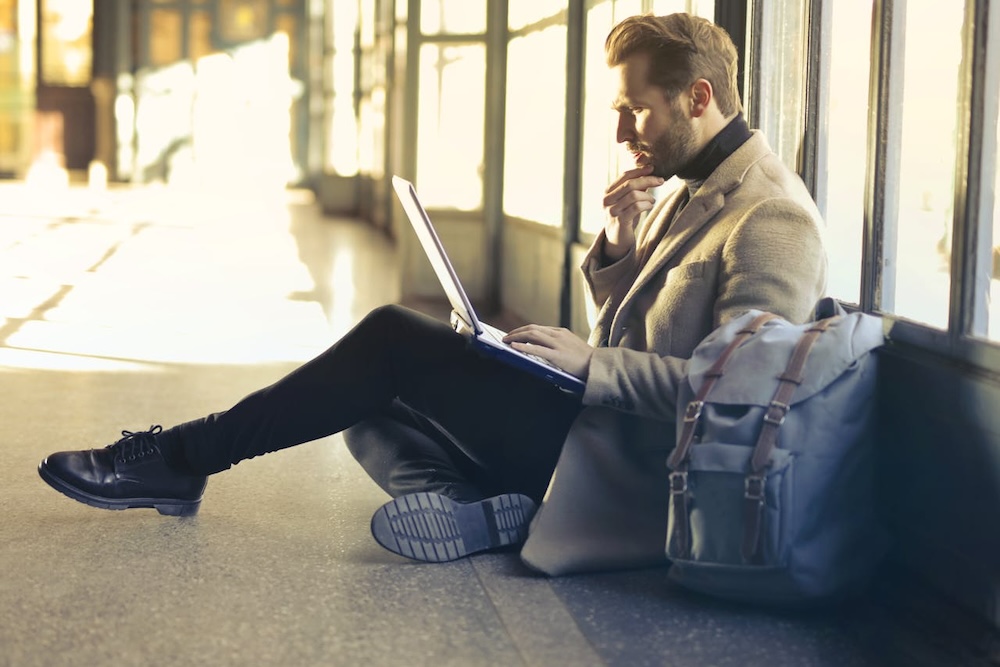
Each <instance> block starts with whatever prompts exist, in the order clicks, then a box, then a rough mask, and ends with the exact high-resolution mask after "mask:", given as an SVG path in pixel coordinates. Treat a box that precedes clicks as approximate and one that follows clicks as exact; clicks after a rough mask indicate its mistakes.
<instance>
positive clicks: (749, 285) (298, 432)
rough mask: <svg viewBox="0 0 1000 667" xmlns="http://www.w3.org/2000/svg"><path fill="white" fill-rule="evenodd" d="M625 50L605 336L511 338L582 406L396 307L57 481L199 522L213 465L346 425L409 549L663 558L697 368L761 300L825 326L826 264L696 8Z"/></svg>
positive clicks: (48, 474) (54, 474) (599, 270)
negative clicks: (819, 310)
mask: <svg viewBox="0 0 1000 667" xmlns="http://www.w3.org/2000/svg"><path fill="white" fill-rule="evenodd" d="M606 51H607V55H608V63H609V65H610V66H611V67H612V68H613V70H614V71H615V73H616V74H617V82H618V89H617V90H616V91H615V99H614V105H615V108H616V109H617V111H618V141H619V142H622V143H626V144H627V145H628V147H629V149H630V150H631V151H632V152H633V154H634V155H635V157H636V163H637V167H636V168H635V169H632V170H629V171H627V172H626V173H625V174H623V175H622V176H621V178H619V179H618V180H617V181H616V182H615V183H613V184H612V185H611V187H610V188H609V189H608V191H607V193H606V196H605V199H604V204H605V207H606V209H607V213H608V220H607V224H606V226H605V228H604V230H603V232H602V233H601V234H599V235H598V238H597V239H596V240H595V242H594V244H593V247H592V248H591V249H590V252H589V254H588V255H587V258H586V261H585V262H584V266H583V271H584V275H585V279H586V281H587V285H588V288H589V290H590V295H591V297H592V298H593V299H594V301H595V303H596V304H597V305H598V307H599V308H600V312H599V314H598V317H597V322H596V325H595V327H594V330H593V332H592V335H591V338H590V342H589V343H587V342H584V341H583V340H581V339H580V338H578V337H576V336H575V335H573V334H572V333H571V332H569V331H567V330H565V329H560V328H554V327H544V326H537V325H530V326H526V327H522V328H519V329H515V330H514V331H512V332H510V334H509V335H508V336H507V341H508V342H509V343H510V344H511V345H512V346H514V347H515V348H518V349H522V350H530V351H531V352H532V353H534V354H537V355H538V356H541V357H544V358H546V359H548V360H550V361H552V362H553V363H555V364H557V365H558V366H560V367H562V368H563V369H565V370H567V371H569V372H571V373H573V374H575V375H577V376H579V377H581V378H583V379H584V380H585V381H586V390H585V392H584V394H583V396H582V398H581V397H576V396H572V395H569V394H567V393H564V392H562V391H560V390H559V389H557V388H555V387H553V386H551V385H548V384H546V383H545V382H544V381H541V380H538V379H536V378H535V377H534V376H531V375H528V374H526V373H523V372H521V371H518V370H516V369H513V368H509V367H507V366H504V365H501V364H498V363H497V362H495V361H493V360H490V359H486V358H482V357H480V356H478V355H477V354H476V353H475V352H473V351H471V350H470V349H469V348H468V346H467V345H466V342H465V339H464V338H463V337H462V336H460V335H458V334H456V333H455V332H453V331H452V330H451V329H449V328H448V327H447V326H445V325H444V324H442V323H440V322H437V321H436V320H431V319H429V318H426V317H423V316H421V315H419V314H417V313H414V312H412V311H409V310H406V309H403V308H400V307H397V306H388V307H383V308H379V309H376V310H375V311H373V312H372V313H371V314H369V315H368V316H367V317H366V318H365V319H364V320H362V321H361V322H360V323H359V324H358V325H357V326H356V327H355V328H354V329H353V330H352V331H351V332H349V333H348V334H347V335H345V336H344V337H343V338H342V339H341V340H340V341H338V342H337V343H335V344H334V345H333V346H332V347H331V348H330V349H329V350H327V351H326V352H324V353H323V354H321V355H320V356H319V357H317V358H316V359H313V360H312V361H310V362H308V363H307V364H305V365H303V366H302V367H300V368H299V369H297V370H295V371H293V372H292V373H290V374H289V375H288V376H286V377H285V378H283V379H281V380H279V381H278V382H276V383H275V384H274V385H271V386H270V387H267V388H265V389H262V390H260V391H258V392H255V393H253V394H251V395H249V396H247V397H246V398H244V399H243V400H242V401H240V402H239V403H238V404H236V405H235V406H233V407H232V408H231V409H229V410H227V411H225V412H221V413H216V414H213V415H209V416H208V417H205V418H203V419H198V420H195V421H192V422H188V423H186V424H181V425H178V426H175V427H173V428H171V429H168V430H161V429H160V428H159V427H153V428H151V429H150V430H149V431H146V432H141V433H130V432H127V431H126V432H123V436H124V437H123V438H122V439H121V440H119V441H118V442H117V443H115V444H114V445H110V446H108V447H106V448H104V449H96V450H88V451H82V452H61V453H57V454H53V455H51V456H49V457H48V458H46V459H45V460H44V461H43V462H42V463H41V465H40V466H39V473H40V474H41V476H42V478H43V479H44V480H45V481H46V482H48V483H49V484H50V485H52V486H53V487H54V488H56V489H57V490H59V491H61V492H63V493H65V494H66V495H69V496H70V497H72V498H74V499H76V500H79V501H81V502H85V503H87V504H90V505H93V506H97V507H105V508H111V509H125V508H130V507H155V508H156V509H158V510H159V511H160V512H161V513H165V514H179V515H185V514H193V513H194V512H196V511H197V509H198V507H199V504H200V502H201V497H202V493H203V490H204V488H205V485H206V479H207V475H210V474H213V473H216V472H220V471H222V470H225V469H227V468H228V467H229V466H230V465H232V464H235V463H237V462H239V461H241V460H243V459H247V458H251V457H253V456H257V455H260V454H264V453H266V452H271V451H275V450H277V449H281V448H284V447H288V446H291V445H295V444H298V443H302V442H306V441H310V440H314V439H317V438H320V437H324V436H326V435H329V434H331V433H336V432H338V431H345V440H346V441H347V444H348V446H349V447H350V449H351V452H352V453H353V454H354V456H355V457H356V458H357V459H358V460H359V461H360V463H361V464H362V466H363V467H364V468H365V469H366V470H367V471H368V473H369V474H370V475H371V476H372V478H373V479H375V481H376V482H378V483H379V484H380V485H381V486H382V488H383V489H385V490H386V491H387V492H388V493H389V494H390V495H391V496H393V498H394V499H393V500H391V501H390V502H388V503H386V504H385V505H384V506H383V507H382V508H380V509H379V510H378V511H377V512H376V513H375V516H374V517H373V519H372V531H373V534H374V536H375V538H376V540H377V541H378V542H379V543H380V544H382V545H383V546H385V547H386V548H388V549H390V550H392V551H394V552H396V553H400V554H402V555H405V556H408V557H411V558H416V559H419V560H426V561H442V560H451V559H454V558H458V557H461V556H464V555H467V554H470V553H474V552H476V551H480V550H483V549H491V548H496V547H501V546H506V545H512V544H519V543H521V542H522V541H524V540H525V538H526V537H528V539H527V543H526V544H525V545H524V548H523V550H522V557H523V558H524V559H525V561H526V562H527V563H528V564H529V565H531V566H533V567H536V568H538V569H540V570H543V571H546V572H550V573H559V572H565V571H571V570H579V569H587V568H593V567H610V566H628V565H638V564H645V563H647V562H655V561H657V560H662V559H663V541H664V535H665V532H666V508H667V503H666V496H665V489H666V484H665V481H664V479H665V466H664V463H663V461H664V458H665V453H664V452H665V451H666V450H667V449H669V447H670V446H671V445H672V442H673V430H674V427H673V424H674V411H675V408H676V405H675V402H676V390H677V386H678V384H679V382H680V381H681V379H682V378H683V375H684V369H685V363H686V362H685V361H684V360H685V359H686V358H688V357H689V356H690V354H691V352H692V350H693V349H694V347H695V345H697V343H698V342H699V341H700V340H701V339H702V338H704V337H705V336H706V335H707V334H708V333H709V332H710V331H711V330H712V329H713V328H715V327H716V326H718V325H719V324H720V323H722V322H724V321H726V320H728V319H731V318H732V317H735V316H737V315H739V314H741V313H742V312H744V311H746V310H747V309H750V308H759V309H762V310H769V311H772V312H775V313H777V314H779V315H781V316H783V317H786V318H787V319H790V320H793V321H802V320H804V319H806V318H807V317H808V314H809V312H810V309H811V307H812V305H813V303H814V302H815V301H816V299H817V298H818V297H819V296H821V294H822V290H823V285H824V280H825V259H824V256H823V251H822V246H821V242H820V233H819V225H820V220H819V215H818V213H817V211H816V209H815V206H814V205H813V204H812V202H811V200H810V199H809V195H808V193H807V192H806V190H805V188H804V187H803V185H802V183H801V181H799V180H798V179H797V178H796V177H795V176H794V174H792V173H791V172H789V170H788V169H786V168H785V167H784V166H782V164H781V163H780V161H779V160H778V158H777V157H776V156H775V155H774V154H773V153H772V152H771V151H770V149H769V148H768V147H767V143H766V141H765V139H764V138H763V136H761V135H760V134H759V133H751V132H750V130H749V129H747V127H746V124H745V122H744V121H743V119H742V117H741V116H740V114H739V110H740V102H739V95H738V92H737V88H736V51H735V48H734V47H733V45H732V42H731V41H730V40H729V38H728V36H727V35H726V34H725V33H724V32H723V31H722V30H720V29H719V28H717V27H715V26H713V25H712V24H710V23H708V22H707V21H704V20H702V19H698V18H694V17H691V16H688V15H686V14H674V15H671V16H667V17H661V18H653V17H633V18H631V19H627V20H625V21H623V22H622V23H621V24H619V25H618V26H616V27H615V28H614V30H612V32H611V34H610V35H609V37H608V40H607V44H606ZM675 174H676V175H679V176H680V177H682V178H683V179H684V180H685V181H686V187H684V188H682V189H681V192H679V193H677V194H675V195H674V196H672V197H670V198H669V199H667V200H666V201H664V202H662V203H660V204H659V205H655V202H654V199H653V196H652V195H651V194H650V193H649V190H650V189H652V188H654V187H655V186H657V185H660V184H661V183H663V182H664V180H665V179H668V178H670V177H671V176H673V175H675ZM646 212H648V217H647V218H646V219H645V221H643V222H641V223H640V219H641V217H642V214H643V213H646ZM557 462H558V468H557ZM554 470H556V472H557V474H556V475H555V477H553V471H554ZM550 481H551V486H550ZM547 489H548V494H547V496H546V490H547ZM543 496H546V499H545V502H544V504H543V507H542V511H541V512H539V513H538V516H537V518H536V519H535V521H534V522H533V523H532V527H531V534H530V536H528V532H529V530H528V529H529V521H530V520H531V518H532V516H533V515H534V514H535V507H536V505H537V503H539V502H540V501H541V500H542V498H543Z"/></svg>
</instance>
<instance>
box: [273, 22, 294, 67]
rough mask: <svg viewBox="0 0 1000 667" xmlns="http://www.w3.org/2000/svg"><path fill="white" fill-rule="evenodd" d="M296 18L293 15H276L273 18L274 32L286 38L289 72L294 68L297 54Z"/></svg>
mask: <svg viewBox="0 0 1000 667" xmlns="http://www.w3.org/2000/svg"><path fill="white" fill-rule="evenodd" d="M298 23H299V21H298V17H297V16H295V15H294V14H278V15H277V16H275V17H274V30H275V32H283V33H285V35H286V36H287V37H288V67H289V69H291V70H294V69H295V66H296V62H295V61H296V55H297V54H298V52H299V26H298Z"/></svg>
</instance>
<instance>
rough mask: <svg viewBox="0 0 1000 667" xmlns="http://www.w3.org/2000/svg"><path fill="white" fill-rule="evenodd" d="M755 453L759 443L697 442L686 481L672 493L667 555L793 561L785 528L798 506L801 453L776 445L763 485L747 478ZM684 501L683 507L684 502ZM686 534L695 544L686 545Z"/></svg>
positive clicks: (733, 561)
mask: <svg viewBox="0 0 1000 667" xmlns="http://www.w3.org/2000/svg"><path fill="white" fill-rule="evenodd" d="M752 453H753V448H751V447H746V446H743V445H727V444H722V443H712V442H709V443H699V444H696V445H693V446H692V447H691V451H690V459H689V462H688V466H687V471H686V480H685V482H686V484H685V485H684V487H679V486H678V487H675V488H674V492H672V493H671V495H670V504H671V507H670V512H669V513H668V516H669V517H670V518H669V520H668V525H667V545H666V554H667V557H669V558H670V559H671V560H675V561H686V562H695V563H711V564H714V565H731V566H750V567H781V566H784V565H786V564H787V562H788V553H787V549H786V548H785V547H786V543H787V537H786V536H785V535H784V531H785V530H786V529H787V527H788V526H789V525H791V524H792V521H791V517H790V516H789V515H788V513H789V512H791V510H792V507H793V504H792V486H793V485H792V482H793V471H794V470H793V465H792V464H793V462H794V459H795V457H794V456H793V455H792V454H791V453H789V452H788V451H786V450H783V449H775V450H773V452H772V455H771V464H770V466H769V467H768V468H767V470H766V474H765V475H764V478H763V485H761V484H759V483H756V482H748V479H747V474H748V472H749V470H750V457H751V455H752ZM675 474H676V473H675ZM761 486H762V487H763V488H761ZM682 488H683V491H682V490H681V489H682ZM678 503H682V506H681V507H678V506H677V504H678ZM753 512H756V513H757V515H758V524H757V525H758V530H759V537H758V540H759V542H758V545H759V546H758V549H757V550H756V555H755V557H754V558H753V559H752V560H750V561H748V560H747V559H745V558H744V556H743V549H742V545H743V544H744V541H745V539H746V531H747V525H748V523H749V522H752V521H753V518H752V517H750V516H749V514H750V513H753ZM677 521H686V522H687V525H686V526H678V525H676V524H677ZM684 539H687V540H688V541H689V542H690V544H688V545H685V544H684ZM685 546H687V548H685Z"/></svg>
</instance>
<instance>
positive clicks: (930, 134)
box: [886, 2, 964, 329]
mask: <svg viewBox="0 0 1000 667" xmlns="http://www.w3.org/2000/svg"><path fill="white" fill-rule="evenodd" d="M963 15H964V9H963V7H962V3H959V2H951V3H946V4H938V3H928V2H910V3H907V4H906V21H905V26H906V27H905V39H906V44H905V57H904V61H903V62H904V67H905V69H904V72H903V105H902V114H903V116H902V123H903V124H902V143H901V146H900V150H901V154H900V170H899V184H898V192H899V218H898V220H897V221H896V238H897V242H896V248H895V257H896V265H895V290H894V292H895V293H894V295H893V296H894V301H893V302H890V303H889V304H886V305H889V306H891V310H892V312H894V313H897V314H899V315H902V316H904V317H907V318H909V319H913V320H917V321H919V322H923V323H926V324H931V325H933V326H935V327H940V328H942V329H944V328H947V327H948V303H949V290H950V288H951V280H950V263H949V262H950V256H951V228H952V219H953V217H954V206H953V197H954V190H955V162H956V151H957V146H956V121H957V113H958V98H959V95H958V93H959V91H958V81H959V67H960V65H961V59H962V21H963ZM931 45H933V48H930V46H931ZM892 268H893V267H892V266H891V265H890V266H889V267H888V270H892Z"/></svg>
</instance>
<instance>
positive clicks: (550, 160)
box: [503, 25, 566, 225]
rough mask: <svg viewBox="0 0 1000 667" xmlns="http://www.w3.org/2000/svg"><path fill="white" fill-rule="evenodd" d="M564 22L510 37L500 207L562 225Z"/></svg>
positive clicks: (564, 85)
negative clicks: (502, 182)
mask: <svg viewBox="0 0 1000 667" xmlns="http://www.w3.org/2000/svg"><path fill="white" fill-rule="evenodd" d="M565 134H566V26H564V25H554V26H550V27H548V28H545V29H544V30H540V31H538V32H531V33H528V34H527V35H525V36H524V37H518V38H516V39H512V40H511V41H510V44H509V46H508V51H507V126H506V130H505V134H504V136H505V144H506V145H505V148H504V196H503V205H504V212H505V213H506V214H507V215H512V216H516V217H519V218H525V219H528V220H535V221H537V222H542V223H545V224H548V225H561V224H562V213H563V173H564V164H563V159H564V153H565V150H564V148H565V143H566V142H565Z"/></svg>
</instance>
